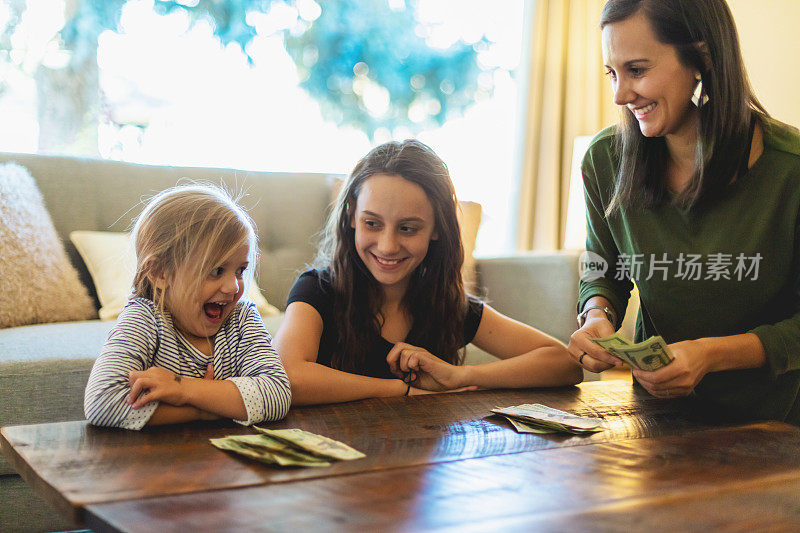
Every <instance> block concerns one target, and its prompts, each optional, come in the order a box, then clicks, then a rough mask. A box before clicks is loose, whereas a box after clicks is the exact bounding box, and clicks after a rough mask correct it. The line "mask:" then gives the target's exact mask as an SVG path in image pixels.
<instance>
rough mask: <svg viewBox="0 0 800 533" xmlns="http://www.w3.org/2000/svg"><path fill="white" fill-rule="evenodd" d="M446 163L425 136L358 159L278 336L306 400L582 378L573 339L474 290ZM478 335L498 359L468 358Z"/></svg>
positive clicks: (296, 389)
mask: <svg viewBox="0 0 800 533" xmlns="http://www.w3.org/2000/svg"><path fill="white" fill-rule="evenodd" d="M457 208H458V207H457V201H456V197H455V192H454V190H453V184H452V182H451V181H450V175H449V173H448V171H447V167H446V166H445V164H444V163H443V162H442V160H441V159H439V157H438V156H437V155H436V154H435V153H434V152H433V151H432V150H431V149H430V148H428V147H427V146H425V145H424V144H422V143H420V142H418V141H415V140H407V141H404V142H390V143H386V144H384V145H381V146H378V147H377V148H375V149H373V150H372V151H371V152H370V153H369V154H367V155H366V156H365V157H364V158H363V159H362V160H361V161H360V162H359V163H358V164H357V165H356V167H355V169H354V170H353V172H352V173H351V175H350V177H349V178H348V180H347V182H346V183H345V185H344V187H343V189H342V191H341V193H340V195H339V199H338V202H337V205H336V209H335V210H334V212H333V213H332V215H331V218H330V220H329V224H328V230H327V238H326V240H325V242H324V243H323V246H322V248H321V250H320V257H319V260H318V265H319V266H320V267H321V268H319V269H315V270H309V271H307V272H305V273H303V274H302V275H301V276H300V279H299V280H298V281H297V282H296V284H295V286H294V287H293V288H292V291H291V293H290V295H289V299H288V306H287V309H286V317H285V318H284V321H283V323H282V324H281V327H280V330H279V331H278V333H277V335H276V338H275V345H276V347H277V348H278V351H279V352H280V353H281V357H282V358H283V362H284V365H285V367H286V371H287V373H288V374H289V379H290V380H291V383H292V394H293V402H294V403H296V404H315V403H330V402H341V401H349V400H357V399H361V398H370V397H378V396H399V395H403V394H420V393H424V392H431V391H443V390H454V389H459V388H462V387H486V388H490V387H498V388H499V387H552V386H561V385H570V384H574V383H578V382H580V380H581V379H582V372H581V370H580V368H579V367H578V366H577V365H576V364H575V363H574V362H573V361H572V360H571V359H570V358H569V354H568V352H567V350H566V347H565V346H564V345H563V344H562V343H560V342H559V341H557V340H556V339H554V338H552V337H550V336H548V335H546V334H544V333H542V332H540V331H537V330H536V329H534V328H532V327H530V326H527V325H525V324H521V323H519V322H516V321H514V320H512V319H510V318H508V317H506V316H504V315H502V314H500V313H498V312H497V311H495V310H494V309H492V308H491V307H490V306H488V305H486V304H484V303H482V302H481V301H480V300H478V299H477V298H474V297H472V296H470V295H469V294H467V293H466V292H465V290H464V285H463V282H462V279H461V266H462V263H463V260H464V251H463V248H462V244H461V238H460V231H459V226H458V220H457V215H456V210H457ZM469 342H473V343H474V344H476V345H477V346H478V347H480V348H482V349H484V350H486V351H487V352H489V353H491V354H493V355H495V356H497V357H498V358H500V359H501V360H500V361H496V362H492V363H487V364H482V365H468V366H464V365H462V364H461V363H462V362H463V348H464V346H465V345H466V344H467V343H469Z"/></svg>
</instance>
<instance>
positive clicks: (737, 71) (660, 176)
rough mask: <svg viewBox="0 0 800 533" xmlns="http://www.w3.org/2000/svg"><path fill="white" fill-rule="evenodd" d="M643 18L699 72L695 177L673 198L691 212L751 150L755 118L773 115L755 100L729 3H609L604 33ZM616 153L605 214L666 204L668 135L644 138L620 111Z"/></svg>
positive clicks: (624, 111) (643, 0)
mask: <svg viewBox="0 0 800 533" xmlns="http://www.w3.org/2000/svg"><path fill="white" fill-rule="evenodd" d="M640 11H641V12H642V13H643V14H644V15H645V17H646V18H647V20H648V21H649V22H650V25H651V27H652V28H653V31H654V33H655V35H656V37H657V38H658V40H659V41H660V42H662V43H664V44H669V45H672V46H674V47H675V50H676V52H677V54H678V59H679V60H680V62H681V63H682V64H683V65H684V66H686V67H688V68H692V69H694V70H697V71H698V72H699V73H700V76H701V79H702V87H703V93H704V94H705V95H706V96H708V97H709V100H708V101H707V102H706V103H705V104H703V105H702V106H701V107H700V109H699V129H698V143H697V151H696V156H695V174H694V176H693V177H692V180H691V181H690V183H689V185H688V186H687V187H686V189H685V190H684V191H683V192H682V193H681V194H680V195H678V197H677V198H676V199H675V203H676V205H678V206H680V207H682V208H684V209H693V208H694V207H696V206H698V205H700V204H701V203H703V202H705V201H707V200H711V199H713V198H716V197H718V195H719V194H720V192H721V191H722V189H723V188H724V187H725V186H727V185H728V184H729V183H730V182H731V181H732V180H733V179H734V178H735V177H736V175H737V172H738V170H739V165H740V162H741V160H742V157H743V155H744V154H745V153H746V152H749V149H750V144H749V143H750V138H749V135H748V133H749V130H750V123H751V121H752V120H756V119H757V118H758V117H759V116H761V117H767V116H769V115H768V114H767V112H766V110H765V109H764V107H763V106H762V105H761V104H760V103H759V101H758V99H757V98H756V97H755V95H754V94H753V90H752V88H751V86H750V81H749V80H748V78H747V72H746V71H745V67H744V62H743V60H742V54H741V51H740V48H739V37H738V35H737V32H736V25H735V24H734V21H733V15H731V12H730V9H729V8H728V5H727V3H726V2H725V0H609V1H608V2H607V3H606V4H605V6H604V7H603V12H602V14H601V17H600V27H601V28H604V27H605V26H607V25H609V24H613V23H615V22H620V21H622V20H625V19H627V18H629V17H631V16H633V15H634V14H636V13H638V12H640ZM621 114H622V116H621V124H620V125H619V128H618V130H619V134H618V135H617V136H616V146H615V148H616V150H617V151H618V152H619V154H620V156H621V163H620V168H619V173H618V178H617V182H616V188H615V191H614V197H613V199H612V201H611V203H610V205H609V208H608V212H609V214H610V213H613V212H615V211H617V210H619V209H620V208H629V209H630V208H632V209H637V208H651V207H655V206H657V205H659V204H661V203H663V202H664V201H665V199H666V198H668V193H667V186H666V182H667V180H666V172H667V168H668V164H669V153H668V150H667V145H666V141H665V140H664V138H663V137H652V138H648V137H645V136H644V135H643V134H642V132H641V130H640V129H639V125H638V123H637V121H636V118H635V117H634V115H633V112H632V111H631V110H629V109H627V108H623V109H622V110H621Z"/></svg>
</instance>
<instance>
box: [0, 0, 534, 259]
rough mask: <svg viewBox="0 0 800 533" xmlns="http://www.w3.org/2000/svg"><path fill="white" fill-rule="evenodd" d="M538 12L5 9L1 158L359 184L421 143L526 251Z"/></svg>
mask: <svg viewBox="0 0 800 533" xmlns="http://www.w3.org/2000/svg"><path fill="white" fill-rule="evenodd" d="M523 4H524V0H504V1H503V2H495V1H492V0H461V1H458V2H454V1H452V0H327V1H323V0H318V1H315V0H227V1H223V0H183V1H172V0H170V1H165V0H0V116H3V117H4V124H5V127H4V128H2V129H0V150H2V151H7V152H14V151H19V152H41V153H67V154H77V155H88V156H95V157H104V158H109V159H116V160H122V161H132V162H137V163H150V164H162V165H189V166H199V165H203V166H223V167H233V168H241V169H257V170H269V171H296V172H309V171H313V172H329V173H337V174H346V173H348V172H349V171H350V170H351V169H352V167H353V165H354V164H355V163H356V161H357V160H358V158H359V157H361V156H363V155H364V154H365V153H366V152H367V151H368V150H369V149H370V148H371V147H372V146H374V145H376V144H379V143H381V142H385V141H387V140H391V139H404V138H407V137H417V138H419V139H420V140H422V141H423V142H425V143H427V144H429V145H430V146H431V147H432V148H433V149H434V150H436V151H437V153H438V154H439V155H440V156H441V157H442V158H443V159H444V161H445V162H446V163H447V164H448V167H449V168H450V171H451V174H452V176H453V180H454V182H455V184H456V190H457V193H458V195H459V198H461V199H463V200H474V201H478V202H480V203H481V204H482V205H483V207H484V223H483V226H482V228H481V233H480V235H479V242H478V251H479V252H482V253H492V252H499V251H505V250H507V249H510V247H511V246H512V245H511V243H512V242H513V239H512V238H511V237H510V232H511V221H510V219H509V213H510V212H512V211H513V210H514V207H513V206H514V205H515V198H512V197H511V196H512V194H513V193H512V191H513V190H514V180H515V179H516V176H514V175H513V174H514V172H515V168H516V166H515V164H514V163H515V159H516V150H517V139H516V134H517V131H518V129H519V128H518V127H517V121H518V117H517V106H518V95H517V81H516V78H517V75H516V74H515V70H516V69H517V67H518V65H519V62H520V53H521V51H522V40H523V38H522V36H523V27H522V26H523V23H524V16H523V8H524V5H523Z"/></svg>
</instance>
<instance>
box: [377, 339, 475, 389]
mask: <svg viewBox="0 0 800 533" xmlns="http://www.w3.org/2000/svg"><path fill="white" fill-rule="evenodd" d="M386 362H387V363H389V368H390V369H391V371H392V374H394V375H395V376H397V377H398V378H400V379H402V380H403V381H405V382H406V383H412V384H413V385H414V386H415V387H417V388H419V389H425V390H429V391H434V392H440V391H445V390H449V389H456V388H459V387H462V386H464V384H463V382H462V375H463V373H464V371H463V370H464V369H463V367H460V366H455V365H451V364H450V363H447V362H445V361H442V360H441V359H439V358H438V357H436V356H435V355H432V354H431V353H430V352H428V351H427V350H425V349H424V348H419V347H417V346H412V345H411V344H406V343H404V342H398V343H397V344H395V345H394V347H393V348H392V349H391V351H390V352H389V354H388V355H387V356H386Z"/></svg>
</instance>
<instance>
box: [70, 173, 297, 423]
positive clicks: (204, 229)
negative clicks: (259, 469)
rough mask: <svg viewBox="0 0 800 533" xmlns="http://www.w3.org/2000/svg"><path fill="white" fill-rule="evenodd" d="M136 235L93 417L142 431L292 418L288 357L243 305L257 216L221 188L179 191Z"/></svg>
mask: <svg viewBox="0 0 800 533" xmlns="http://www.w3.org/2000/svg"><path fill="white" fill-rule="evenodd" d="M133 239H134V243H135V248H136V275H135V277H134V281H133V293H132V296H131V299H130V300H129V301H128V303H127V305H126V306H125V308H124V309H123V311H122V313H121V314H120V316H119V319H118V321H117V324H116V326H115V327H114V329H113V330H112V331H111V333H110V334H109V336H108V340H107V341H106V343H105V345H104V346H103V350H102V352H101V354H100V357H98V359H97V361H96V362H95V364H94V367H93V368H92V372H91V375H90V376H89V383H88V384H87V386H86V394H85V398H84V410H85V413H86V418H87V419H88V420H89V421H90V422H91V423H92V424H95V425H99V426H115V427H122V428H127V429H141V428H142V427H143V426H145V425H148V424H150V425H155V424H170V423H176V422H186V421H190V420H198V419H213V418H232V419H234V420H235V421H236V422H239V423H241V424H254V423H258V422H262V421H265V420H278V419H280V418H283V417H284V416H286V413H287V411H288V409H289V403H290V398H291V394H290V389H289V381H288V379H287V377H286V373H285V371H284V369H283V366H282V364H281V361H280V358H279V357H278V355H277V354H276V353H275V350H274V349H273V348H272V346H271V345H270V341H271V338H270V335H269V333H268V332H267V330H266V328H265V327H264V323H263V322H262V321H261V317H260V316H259V314H258V311H257V310H256V306H255V304H253V303H249V302H240V301H239V299H240V298H241V297H242V293H243V292H244V288H245V278H246V277H247V276H246V275H245V273H246V271H247V270H248V269H249V268H250V267H251V265H252V264H253V263H254V261H255V256H256V250H257V248H256V243H255V231H254V228H253V222H252V220H251V219H250V217H249V216H248V215H247V214H246V213H245V212H244V211H243V210H242V209H241V208H240V207H239V206H238V205H237V204H236V203H235V202H234V201H233V200H232V199H231V198H230V196H228V195H227V194H226V193H225V192H224V191H222V190H220V189H218V188H216V187H211V186H194V185H193V186H181V187H174V188H171V189H168V190H166V191H163V192H161V193H160V194H158V195H157V196H155V197H154V198H153V199H152V200H151V201H150V202H149V203H148V204H147V206H146V207H145V208H144V211H142V213H141V215H139V217H138V219H137V221H136V224H135V226H134V229H133Z"/></svg>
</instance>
